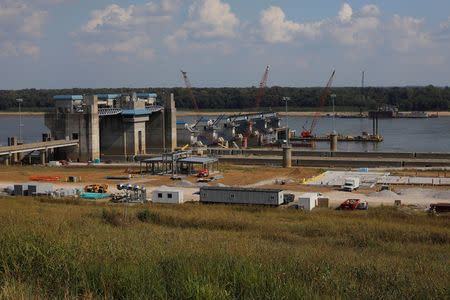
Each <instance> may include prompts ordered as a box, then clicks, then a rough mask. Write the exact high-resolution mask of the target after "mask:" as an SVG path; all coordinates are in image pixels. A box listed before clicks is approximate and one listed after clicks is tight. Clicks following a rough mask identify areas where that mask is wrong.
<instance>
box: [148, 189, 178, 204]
mask: <svg viewBox="0 0 450 300" xmlns="http://www.w3.org/2000/svg"><path fill="white" fill-rule="evenodd" d="M152 202H156V203H183V202H184V200H183V191H180V190H171V191H169V190H167V191H162V190H154V191H153V192H152Z"/></svg>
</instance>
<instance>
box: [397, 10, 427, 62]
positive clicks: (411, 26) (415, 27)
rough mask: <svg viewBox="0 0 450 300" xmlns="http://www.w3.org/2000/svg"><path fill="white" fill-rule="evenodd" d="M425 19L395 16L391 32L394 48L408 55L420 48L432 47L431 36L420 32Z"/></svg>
mask: <svg viewBox="0 0 450 300" xmlns="http://www.w3.org/2000/svg"><path fill="white" fill-rule="evenodd" d="M424 22H425V20H424V19H416V18H413V17H401V16H399V15H394V17H393V19H392V23H391V26H390V30H389V36H390V39H391V45H392V48H393V49H394V50H395V51H398V52H401V53H407V52H410V51H412V50H415V49H417V48H419V47H429V46H432V41H431V39H430V34H429V33H427V32H422V31H421V30H420V27H421V25H423V24H424Z"/></svg>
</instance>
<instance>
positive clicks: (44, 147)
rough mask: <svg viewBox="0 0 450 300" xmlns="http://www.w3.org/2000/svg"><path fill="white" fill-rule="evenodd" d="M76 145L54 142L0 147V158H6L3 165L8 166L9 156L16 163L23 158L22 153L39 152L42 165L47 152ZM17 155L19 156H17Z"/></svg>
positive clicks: (65, 141)
mask: <svg viewBox="0 0 450 300" xmlns="http://www.w3.org/2000/svg"><path fill="white" fill-rule="evenodd" d="M78 144H79V141H78V140H56V141H48V142H40V143H31V144H22V145H13V146H5V147H0V156H6V159H4V162H5V164H9V160H10V158H11V156H12V157H13V160H14V161H17V159H18V157H19V159H21V158H20V157H22V158H23V154H24V153H27V152H29V153H31V152H34V151H39V152H40V154H41V161H42V164H45V161H46V155H47V152H48V150H51V149H56V148H65V147H74V146H78ZM17 154H19V155H18V156H17Z"/></svg>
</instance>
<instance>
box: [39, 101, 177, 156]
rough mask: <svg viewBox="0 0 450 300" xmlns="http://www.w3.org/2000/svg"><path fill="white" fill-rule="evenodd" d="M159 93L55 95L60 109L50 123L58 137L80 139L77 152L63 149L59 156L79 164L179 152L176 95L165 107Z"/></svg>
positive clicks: (52, 114) (49, 116)
mask: <svg viewBox="0 0 450 300" xmlns="http://www.w3.org/2000/svg"><path fill="white" fill-rule="evenodd" d="M156 97H157V95H156V94H148V93H145V94H144V93H142V94H139V93H138V94H136V93H133V94H132V95H120V94H103V95H89V96H82V95H60V96H54V97H53V98H54V101H55V107H56V111H54V112H50V113H46V115H45V125H46V126H47V127H48V128H49V129H50V131H51V135H52V137H53V138H54V139H66V140H79V147H77V148H75V149H57V150H55V151H56V153H55V157H59V158H62V159H71V160H73V161H93V160H95V159H101V160H131V159H133V157H134V156H135V155H139V154H147V153H160V152H164V151H174V150H175V148H176V147H177V131H176V108H175V101H174V97H173V94H171V95H170V97H169V98H168V99H165V102H164V103H158V102H157V101H156Z"/></svg>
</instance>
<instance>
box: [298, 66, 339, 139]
mask: <svg viewBox="0 0 450 300" xmlns="http://www.w3.org/2000/svg"><path fill="white" fill-rule="evenodd" d="M335 72H336V70H333V73H331V76H330V79H329V80H328V83H327V86H326V87H325V91H324V92H323V96H322V101H320V105H319V108H318V109H317V111H316V113H315V114H314V119H313V121H312V122H311V128H310V129H309V130H306V128H305V126H303V129H304V130H305V131H303V132H302V137H311V136H312V134H311V133H312V131H313V129H314V127H315V126H316V125H317V121H318V120H319V117H320V113H321V112H322V108H323V105H324V104H325V100H326V99H327V96H328V92H329V91H330V87H331V83H332V82H333V77H334V73H335ZM305 125H306V124H305Z"/></svg>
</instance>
